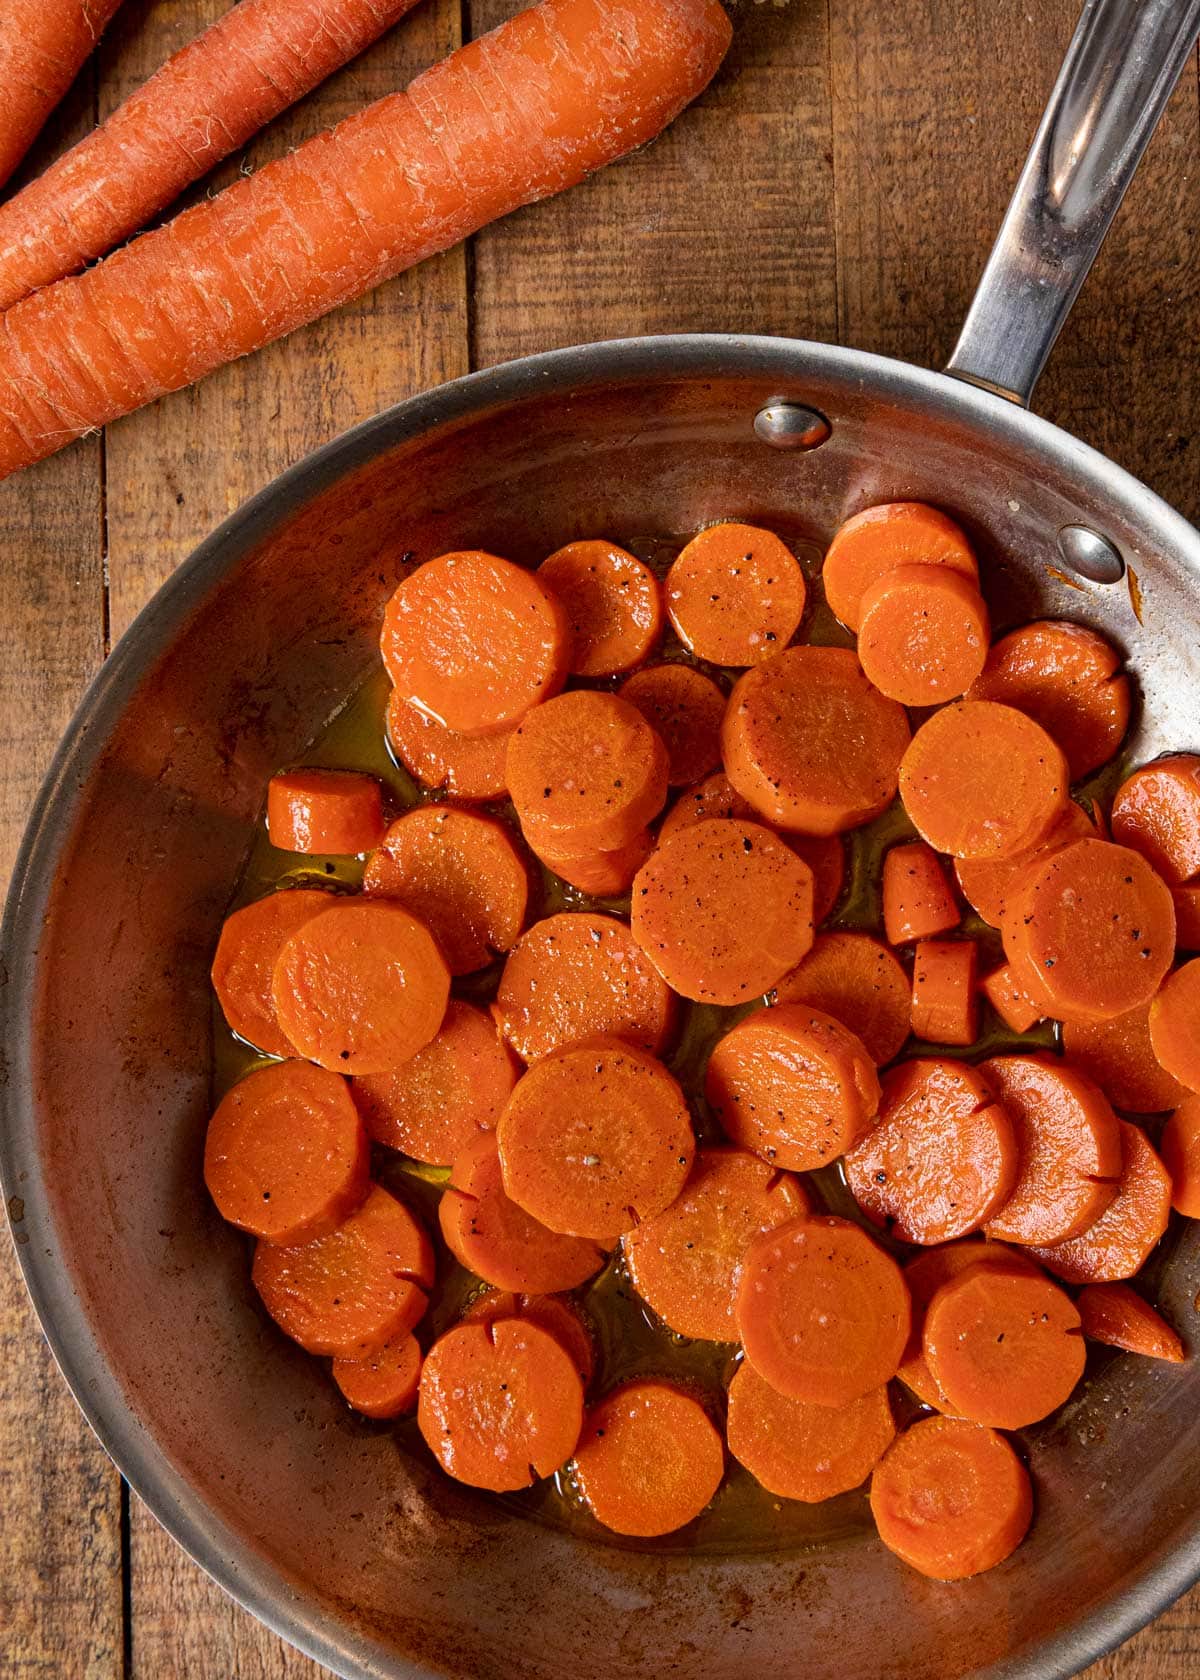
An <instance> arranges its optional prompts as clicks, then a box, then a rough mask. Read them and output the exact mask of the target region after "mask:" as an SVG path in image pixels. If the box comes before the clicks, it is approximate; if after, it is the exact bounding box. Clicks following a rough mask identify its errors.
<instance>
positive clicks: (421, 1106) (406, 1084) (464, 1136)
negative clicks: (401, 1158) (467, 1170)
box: [351, 998, 518, 1167]
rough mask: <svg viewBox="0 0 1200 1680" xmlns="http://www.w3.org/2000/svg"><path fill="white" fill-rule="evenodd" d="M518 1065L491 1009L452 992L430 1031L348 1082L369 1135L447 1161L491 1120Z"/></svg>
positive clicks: (433, 1161)
mask: <svg viewBox="0 0 1200 1680" xmlns="http://www.w3.org/2000/svg"><path fill="white" fill-rule="evenodd" d="M517 1073H518V1068H517V1064H516V1060H515V1058H514V1057H513V1055H512V1052H511V1051H510V1050H509V1049H508V1048H507V1046H506V1045H505V1044H504V1042H503V1040H502V1039H501V1038H500V1036H499V1034H498V1033H497V1031H496V1024H495V1022H494V1021H493V1020H492V1018H491V1016H490V1015H487V1014H485V1013H484V1011H483V1010H482V1009H476V1008H475V1007H474V1005H473V1004H470V1003H462V1002H460V1001H459V999H457V998H451V1000H450V1002H449V1004H448V1005H447V1007H446V1014H445V1018H444V1020H443V1021H442V1024H441V1027H440V1028H439V1030H438V1033H437V1036H436V1037H435V1038H431V1039H430V1041H429V1043H428V1044H427V1045H425V1047H424V1049H422V1050H418V1051H417V1053H416V1055H415V1056H410V1058H409V1059H408V1061H406V1062H402V1063H401V1064H400V1066H399V1067H396V1068H392V1069H391V1071H390V1072H388V1073H372V1074H362V1075H360V1076H359V1077H358V1078H357V1079H355V1080H354V1081H353V1082H352V1085H351V1090H352V1092H353V1096H354V1102H355V1104H356V1106H357V1108H358V1112H359V1113H360V1114H361V1115H362V1117H363V1121H364V1123H365V1125H366V1128H367V1131H368V1132H369V1133H370V1135H371V1137H372V1138H373V1139H374V1140H375V1142H376V1143H382V1144H386V1146H387V1147H388V1148H389V1149H398V1150H399V1151H400V1152H401V1154H402V1155H409V1156H411V1157H412V1159H413V1160H414V1161H424V1162H426V1163H427V1164H428V1165H429V1166H431V1167H448V1166H449V1165H450V1164H451V1162H452V1161H454V1160H456V1159H457V1157H458V1156H459V1155H460V1154H461V1153H462V1151H463V1150H464V1149H465V1148H466V1146H467V1144H468V1143H472V1142H473V1141H474V1139H475V1137H476V1136H477V1135H478V1133H480V1132H491V1131H494V1130H495V1128H496V1122H497V1121H498V1120H499V1118H500V1114H501V1111H502V1109H503V1108H504V1105H505V1103H506V1102H507V1101H508V1099H509V1097H510V1096H511V1095H512V1090H513V1086H514V1085H515V1084H516V1082H517Z"/></svg>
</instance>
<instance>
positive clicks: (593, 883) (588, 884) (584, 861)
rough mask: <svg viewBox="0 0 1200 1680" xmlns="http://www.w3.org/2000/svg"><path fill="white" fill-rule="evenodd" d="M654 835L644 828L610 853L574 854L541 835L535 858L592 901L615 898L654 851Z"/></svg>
mask: <svg viewBox="0 0 1200 1680" xmlns="http://www.w3.org/2000/svg"><path fill="white" fill-rule="evenodd" d="M654 845H655V841H654V836H653V834H651V832H650V830H649V829H648V828H644V829H642V831H641V833H640V834H635V835H634V837H633V839H632V840H630V841H628V842H627V843H626V844H625V845H624V846H618V847H617V849H616V851H613V852H583V853H581V854H579V855H576V854H575V853H574V852H570V851H559V849H558V847H557V845H556V844H555V843H554V842H553V841H547V840H545V839H544V838H543V837H542V836H541V835H539V836H538V840H537V855H538V857H539V858H540V859H541V860H542V862H543V863H544V864H545V865H546V867H547V869H551V870H553V871H554V873H555V874H556V875H558V876H560V877H561V878H562V880H564V881H566V882H567V883H568V885H569V886H572V887H577V888H578V889H579V891H580V892H585V893H589V894H590V895H591V896H592V897H593V898H619V897H621V896H622V895H623V894H624V893H627V892H628V891H629V889H630V887H631V886H632V885H633V878H634V876H635V875H636V874H637V872H638V870H639V869H640V868H641V867H642V865H643V864H644V863H645V861H646V859H647V858H648V857H649V856H650V853H651V852H652V851H653V850H654Z"/></svg>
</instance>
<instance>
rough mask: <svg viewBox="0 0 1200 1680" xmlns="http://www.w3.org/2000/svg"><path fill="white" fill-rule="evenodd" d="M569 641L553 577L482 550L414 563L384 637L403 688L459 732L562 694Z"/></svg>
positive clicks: (473, 731)
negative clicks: (549, 583)
mask: <svg viewBox="0 0 1200 1680" xmlns="http://www.w3.org/2000/svg"><path fill="white" fill-rule="evenodd" d="M570 647H571V641H570V632H569V630H568V628H567V621H566V615H565V614H564V612H563V610H562V608H561V607H560V606H559V604H558V601H557V600H556V599H555V597H554V596H553V595H552V594H551V593H550V591H549V590H548V589H547V588H546V586H545V584H543V583H540V582H539V581H538V579H537V578H536V577H535V576H534V575H533V574H532V573H531V572H527V571H525V570H523V569H522V567H520V566H514V565H513V564H512V563H511V561H508V560H501V559H499V558H498V557H497V556H496V555H494V554H484V553H482V552H480V551H478V550H468V551H466V552H464V553H459V554H443V555H440V556H439V557H438V558H437V559H436V560H427V561H426V562H425V564H424V565H423V566H418V567H417V568H416V570H415V571H413V572H410V573H409V575H408V577H406V578H405V579H404V581H403V582H402V583H401V584H400V585H399V587H398V588H397V589H396V591H395V593H394V594H393V595H392V598H391V600H390V601H389V602H388V604H387V610H386V611H385V613H384V615H383V631H382V634H381V637H380V648H381V650H382V653H383V663H384V665H385V666H386V667H387V673H388V676H389V677H390V678H391V679H392V684H393V686H394V688H395V689H396V690H397V692H398V693H399V694H400V696H401V698H402V699H404V700H407V701H408V702H409V703H410V704H411V705H414V706H417V707H419V708H420V710H421V711H423V712H425V713H427V714H428V715H429V716H430V717H431V718H433V719H435V721H436V722H438V723H441V724H444V725H445V726H446V728H447V729H453V730H454V731H455V732H456V733H457V734H460V735H495V734H499V733H501V732H503V731H504V730H507V729H511V728H512V726H513V725H514V724H516V723H519V722H520V721H521V719H522V718H523V717H524V716H525V714H526V713H527V712H528V711H530V710H531V709H532V708H533V707H534V706H536V705H538V704H540V702H541V701H543V700H547V699H549V697H550V696H551V695H552V694H556V693H557V692H558V690H559V689H560V688H561V687H562V685H563V679H564V678H565V677H566V674H567V664H568V661H569V658H570Z"/></svg>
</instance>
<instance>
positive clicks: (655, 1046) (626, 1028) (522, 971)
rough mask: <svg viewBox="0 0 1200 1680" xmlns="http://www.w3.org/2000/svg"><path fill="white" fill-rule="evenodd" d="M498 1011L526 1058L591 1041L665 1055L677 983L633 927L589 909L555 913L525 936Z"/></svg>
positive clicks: (507, 967) (511, 957)
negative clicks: (645, 948) (651, 957)
mask: <svg viewBox="0 0 1200 1680" xmlns="http://www.w3.org/2000/svg"><path fill="white" fill-rule="evenodd" d="M495 1010H496V1017H497V1019H498V1021H499V1024H500V1031H501V1032H502V1033H503V1035H504V1037H505V1038H506V1039H507V1041H508V1042H509V1044H511V1045H512V1047H513V1049H514V1050H515V1051H516V1052H517V1055H518V1056H520V1057H521V1059H522V1060H523V1061H526V1062H536V1061H538V1060H539V1059H540V1058H541V1057H542V1056H548V1055H550V1054H551V1052H553V1051H555V1050H563V1049H565V1048H566V1047H567V1045H569V1044H578V1043H579V1042H580V1040H581V1039H585V1038H620V1039H624V1040H625V1041H626V1042H627V1043H629V1044H636V1045H638V1046H640V1048H641V1049H643V1050H650V1051H652V1052H654V1053H655V1054H656V1055H657V1054H658V1052H659V1051H661V1050H662V1049H663V1047H664V1045H665V1044H666V1043H667V1041H668V1039H669V1038H670V1036H671V1031H672V1029H673V1027H674V1025H675V1018H676V1005H675V999H674V997H673V996H672V993H671V988H670V987H669V986H668V985H667V983H666V981H665V980H664V979H663V978H662V976H661V975H660V974H659V972H658V970H657V969H656V968H655V967H654V965H653V964H652V963H651V962H650V961H649V960H648V958H647V957H646V956H645V954H644V952H643V951H642V948H641V946H640V945H639V944H638V942H637V940H636V939H635V938H634V937H633V934H632V933H631V932H630V931H629V929H628V928H627V927H626V926H625V924H624V923H623V922H619V921H617V920H616V918H615V917H614V916H597V915H592V914H588V913H584V912H582V911H580V912H576V913H573V914H572V913H569V912H568V913H564V914H563V915H559V916H547V917H546V918H545V919H544V920H543V921H540V922H538V923H536V924H535V925H534V926H533V927H531V928H530V929H529V931H528V933H525V934H523V935H522V936H521V938H520V939H519V940H518V941H517V943H516V944H515V945H514V946H513V948H512V950H511V951H510V952H509V954H508V960H507V961H506V962H505V964H504V972H503V973H502V974H501V976H500V989H499V991H498V992H497V993H496V1003H495Z"/></svg>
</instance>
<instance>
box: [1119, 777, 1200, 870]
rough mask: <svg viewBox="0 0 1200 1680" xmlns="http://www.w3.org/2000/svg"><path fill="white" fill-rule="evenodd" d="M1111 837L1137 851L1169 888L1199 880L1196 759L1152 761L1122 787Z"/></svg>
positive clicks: (1199, 809)
mask: <svg viewBox="0 0 1200 1680" xmlns="http://www.w3.org/2000/svg"><path fill="white" fill-rule="evenodd" d="M1112 837H1113V839H1114V840H1115V841H1117V843H1118V844H1119V845H1122V846H1132V847H1133V849H1134V851H1135V852H1141V854H1142V856H1143V857H1144V858H1146V859H1147V861H1148V862H1149V863H1152V864H1153V865H1154V867H1155V869H1157V871H1158V873H1159V874H1160V875H1161V876H1162V878H1163V880H1164V881H1166V883H1167V885H1168V886H1171V887H1179V886H1182V885H1183V884H1184V883H1185V882H1187V881H1192V880H1195V879H1196V878H1197V877H1198V876H1200V754H1195V753H1176V754H1173V755H1172V756H1171V757H1169V758H1159V759H1156V760H1155V761H1154V763H1153V764H1144V765H1143V766H1142V768H1141V769H1140V770H1135V771H1134V772H1133V775H1132V776H1130V777H1129V778H1128V779H1127V780H1126V781H1124V782H1122V783H1121V786H1120V787H1119V788H1118V789H1117V795H1116V798H1115V799H1114V800H1113V804H1112Z"/></svg>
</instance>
